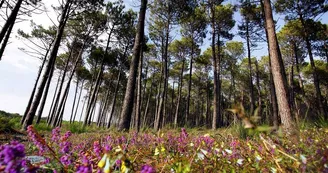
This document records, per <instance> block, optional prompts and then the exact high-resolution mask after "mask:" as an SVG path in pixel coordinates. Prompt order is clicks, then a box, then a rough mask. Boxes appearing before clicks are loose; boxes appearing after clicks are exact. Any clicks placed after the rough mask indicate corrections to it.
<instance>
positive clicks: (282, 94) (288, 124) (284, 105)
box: [263, 0, 298, 142]
mask: <svg viewBox="0 0 328 173" xmlns="http://www.w3.org/2000/svg"><path fill="white" fill-rule="evenodd" d="M263 5H264V12H265V13H264V14H265V24H266V30H267V34H268V45H269V49H270V52H269V54H270V57H271V60H270V63H271V68H272V75H273V82H274V85H275V90H276V96H277V103H278V110H279V114H280V118H281V122H282V125H283V128H284V131H285V133H286V135H287V136H288V137H291V138H293V139H292V140H295V142H296V140H298V135H297V132H296V129H295V125H294V122H293V120H292V117H291V110H290V105H289V104H288V94H287V89H286V87H285V85H284V79H286V77H284V76H283V73H282V70H283V68H284V67H283V66H281V64H280V63H279V61H281V60H279V58H281V56H279V53H280V51H279V45H278V40H277V36H276V31H275V24H274V20H273V16H272V8H271V2H270V0H263ZM285 83H287V82H286V81H285Z"/></svg>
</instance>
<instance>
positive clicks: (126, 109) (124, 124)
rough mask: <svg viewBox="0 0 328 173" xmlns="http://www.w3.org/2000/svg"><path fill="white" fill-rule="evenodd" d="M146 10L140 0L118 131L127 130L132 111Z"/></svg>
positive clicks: (143, 1) (145, 4)
mask: <svg viewBox="0 0 328 173" xmlns="http://www.w3.org/2000/svg"><path fill="white" fill-rule="evenodd" d="M146 10H147V0H141V6H140V12H139V19H138V28H137V34H136V37H135V42H134V47H133V57H132V60H131V65H130V71H129V78H128V83H127V87H126V91H125V96H124V102H123V106H122V112H121V115H120V122H119V126H118V130H120V131H122V130H124V129H125V130H129V127H130V121H131V113H132V109H133V101H134V92H135V91H134V90H135V82H136V76H137V66H138V62H139V58H140V49H141V47H142V40H143V37H144V27H145V15H146Z"/></svg>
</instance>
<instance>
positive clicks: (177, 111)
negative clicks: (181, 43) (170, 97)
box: [174, 59, 185, 128]
mask: <svg viewBox="0 0 328 173" xmlns="http://www.w3.org/2000/svg"><path fill="white" fill-rule="evenodd" d="M184 65H185V60H184V59H183V60H182V67H181V71H180V79H179V87H178V100H177V107H176V110H175V115H174V128H177V127H178V116H179V111H180V102H181V95H182V85H183V71H184Z"/></svg>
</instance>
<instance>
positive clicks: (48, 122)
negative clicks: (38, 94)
mask: <svg viewBox="0 0 328 173" xmlns="http://www.w3.org/2000/svg"><path fill="white" fill-rule="evenodd" d="M61 72H62V71H61V70H60V71H59V75H58V80H57V84H56V88H55V92H54V94H53V96H52V101H51V106H50V109H49V110H52V108H53V106H54V103H55V99H56V95H57V90H58V86H59V82H60V76H61ZM48 83H49V84H50V81H47V85H48ZM46 88H47V86H46ZM45 102H46V97H45V98H42V102H41V106H40V108H39V112H38V115H39V113H40V111H41V110H43V107H44V105H45ZM42 105H43V106H42ZM41 108H42V109H41ZM41 114H42V113H41ZM50 118H51V117H50V116H47V124H48V125H50Z"/></svg>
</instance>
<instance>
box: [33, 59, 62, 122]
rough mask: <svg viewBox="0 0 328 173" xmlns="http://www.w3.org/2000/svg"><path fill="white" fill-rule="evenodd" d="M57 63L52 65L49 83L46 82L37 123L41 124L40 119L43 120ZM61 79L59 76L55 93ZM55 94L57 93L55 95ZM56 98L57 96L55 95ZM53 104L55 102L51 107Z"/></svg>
mask: <svg viewBox="0 0 328 173" xmlns="http://www.w3.org/2000/svg"><path fill="white" fill-rule="evenodd" d="M54 68H55V64H53V66H52V69H51V72H50V74H49V78H48V81H47V84H46V86H45V87H46V89H45V90H44V93H43V96H42V101H41V104H40V107H39V110H38V113H37V115H38V118H37V121H36V124H39V122H40V120H41V116H42V113H43V110H44V106H45V104H46V101H47V97H48V93H49V88H50V84H51V80H52V76H53V74H54V71H55V69H54ZM59 79H60V78H58V82H57V85H56V89H55V93H56V92H57V89H58V84H59ZM54 96H55V95H54ZM54 98H55V97H54ZM52 106H53V102H52V103H51V107H52ZM48 118H50V117H49V116H48V117H47V120H48Z"/></svg>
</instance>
